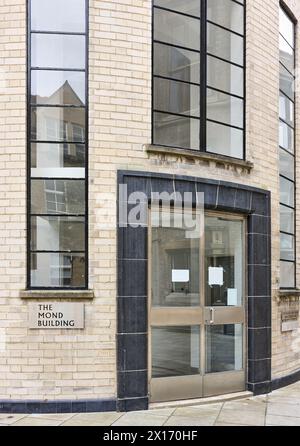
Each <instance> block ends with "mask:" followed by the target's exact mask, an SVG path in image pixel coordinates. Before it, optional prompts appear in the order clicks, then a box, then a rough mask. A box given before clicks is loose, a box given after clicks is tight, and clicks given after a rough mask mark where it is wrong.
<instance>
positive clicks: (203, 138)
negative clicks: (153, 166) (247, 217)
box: [151, 0, 247, 161]
mask: <svg viewBox="0 0 300 446" xmlns="http://www.w3.org/2000/svg"><path fill="white" fill-rule="evenodd" d="M154 1H155V0H152V49H151V51H152V57H151V61H152V64H151V67H152V74H151V81H152V88H151V90H152V104H151V144H153V145H157V146H159V147H166V148H169V149H170V148H173V149H174V150H176V149H179V150H186V151H187V152H189V153H191V154H193V153H194V154H197V155H198V154H199V153H205V154H209V155H213V156H216V157H218V156H220V157H221V158H224V157H225V158H228V160H230V159H232V160H239V161H246V155H247V151H246V137H247V136H246V134H247V125H246V124H247V123H246V91H247V85H246V83H247V78H246V46H247V40H246V27H247V11H246V7H247V1H246V0H244V1H243V2H240V1H239V0H229V1H231V2H233V3H236V4H238V5H240V6H241V7H243V8H244V14H243V20H244V26H243V28H244V29H243V35H242V34H240V33H238V32H236V31H233V30H230V29H228V28H226V27H224V26H222V25H219V24H217V23H214V22H213V21H211V20H208V18H207V2H208V0H199V2H200V18H199V17H196V16H193V15H189V14H186V13H182V12H178V11H174V10H171V9H169V8H165V7H162V6H155V4H154ZM155 9H160V10H164V11H169V12H176V14H178V15H181V16H186V17H190V18H193V19H198V20H199V23H200V50H199V51H197V50H195V49H194V50H193V49H191V48H187V47H184V46H180V45H175V44H170V43H166V42H163V41H159V40H156V39H155V38H154V37H155V30H154V14H155ZM207 23H209V24H212V25H213V26H216V27H218V28H220V29H223V30H225V31H228V32H230V33H232V34H235V35H237V36H239V37H242V38H243V43H244V45H243V65H239V64H237V63H235V62H231V61H229V60H226V59H224V58H221V57H219V56H216V55H214V54H211V53H209V52H208V51H207ZM155 43H158V44H163V45H167V46H169V47H174V48H180V49H182V50H186V51H192V52H195V53H199V54H200V84H195V83H193V82H187V81H181V82H184V83H186V84H189V85H198V86H199V87H200V109H199V110H200V118H195V119H199V121H200V136H199V149H191V148H186V147H180V146H175V145H164V144H160V143H159V142H155V140H154V122H155V120H154V114H155V113H166V114H170V115H174V116H176V113H172V112H170V113H168V112H162V111H161V110H156V109H155V108H154V79H155V78H162V79H166V80H170V81H172V80H173V81H175V80H177V79H174V78H170V77H166V76H160V75H155V74H154V44H155ZM203 55H204V57H203ZM208 57H213V58H215V59H218V60H220V61H223V62H226V63H229V64H231V65H233V66H236V67H238V68H240V69H242V70H243V96H239V95H236V94H233V93H229V92H228V91H224V90H220V89H218V88H215V87H211V86H209V85H208V83H207V66H208V64H207V60H208ZM179 82H180V81H179ZM208 89H211V90H214V91H216V92H219V93H223V94H225V95H228V96H229V97H232V98H238V99H242V100H243V127H242V128H240V127H237V126H234V125H230V124H226V123H224V122H221V121H214V120H212V119H207V90H208ZM177 115H178V116H180V117H185V118H186V117H189V118H191V119H194V116H190V115H180V114H177ZM207 122H212V123H216V124H219V125H223V126H224V127H228V128H232V129H238V130H242V131H243V147H242V152H243V156H242V157H241V158H237V157H234V156H230V155H225V154H218V153H217V152H212V151H208V150H207Z"/></svg>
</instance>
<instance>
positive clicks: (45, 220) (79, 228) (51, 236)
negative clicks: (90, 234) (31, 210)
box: [31, 217, 85, 251]
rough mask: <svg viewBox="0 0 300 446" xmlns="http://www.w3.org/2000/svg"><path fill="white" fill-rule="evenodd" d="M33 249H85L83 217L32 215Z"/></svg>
mask: <svg viewBox="0 0 300 446" xmlns="http://www.w3.org/2000/svg"><path fill="white" fill-rule="evenodd" d="M31 249H32V251H84V249H85V219H84V218H83V217H80V218H79V217H76V218H74V217H31Z"/></svg>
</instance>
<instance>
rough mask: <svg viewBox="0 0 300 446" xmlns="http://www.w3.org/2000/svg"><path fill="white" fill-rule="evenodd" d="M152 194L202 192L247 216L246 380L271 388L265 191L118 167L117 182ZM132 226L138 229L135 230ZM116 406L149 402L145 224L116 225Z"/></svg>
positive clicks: (215, 206)
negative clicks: (137, 225) (136, 225)
mask: <svg viewBox="0 0 300 446" xmlns="http://www.w3.org/2000/svg"><path fill="white" fill-rule="evenodd" d="M119 184H126V185H127V195H126V197H119V199H118V203H119V200H123V201H124V200H125V201H126V200H127V201H128V197H129V195H130V193H132V192H136V191H142V192H144V194H145V197H147V199H145V201H146V202H147V203H151V198H152V197H153V194H154V193H155V192H156V193H161V192H163V191H167V192H169V193H174V194H176V192H180V193H181V194H184V193H185V192H189V193H191V197H192V202H193V205H196V192H203V193H204V200H205V203H204V205H205V208H206V209H210V210H217V211H228V212H234V213H240V214H244V215H247V217H248V218H247V220H248V380H247V387H248V389H249V390H251V391H252V392H254V393H255V394H262V393H268V392H269V391H271V388H272V382H271V243H270V234H271V217H270V193H269V192H268V191H265V190H262V189H257V188H253V187H249V186H245V185H242V184H233V183H228V182H224V181H216V180H208V179H202V178H195V177H187V176H178V175H168V174H158V173H149V172H132V171H119V172H118V185H119ZM135 231H137V232H135ZM117 300H118V310H117V311H118V315H117V316H118V328H117V330H118V332H117V369H118V370H117V372H118V395H117V409H118V410H120V411H130V410H141V409H146V408H147V407H148V388H147V346H148V344H147V228H146V227H143V228H139V229H132V228H129V227H128V228H118V298H117Z"/></svg>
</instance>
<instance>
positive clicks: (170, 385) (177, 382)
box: [148, 205, 247, 402]
mask: <svg viewBox="0 0 300 446" xmlns="http://www.w3.org/2000/svg"><path fill="white" fill-rule="evenodd" d="M161 209H163V206H159V205H152V206H151V207H149V212H148V260H149V261H148V333H149V336H148V389H149V396H150V401H151V402H161V401H172V400H180V399H192V398H201V397H205V396H212V395H218V394H224V393H232V392H238V391H241V390H244V389H245V388H246V377H247V310H246V308H247V292H246V291H247V282H246V277H247V274H246V265H247V262H246V253H247V226H246V225H247V220H246V217H245V216H243V215H238V214H234V213H230V212H214V211H207V212H205V213H204V218H201V215H200V225H201V226H200V227H201V230H200V237H199V254H200V255H199V268H200V271H199V277H200V286H199V304H200V306H198V307H160V308H156V309H155V308H152V224H151V215H152V212H153V210H161ZM167 209H168V210H170V212H173V213H174V212H176V211H180V212H187V211H188V212H191V211H192V212H193V213H197V212H198V213H199V210H198V211H197V209H193V210H190V209H188V210H186V209H184V210H183V209H182V207H181V206H178V207H177V206H176V205H175V206H174V207H171V208H170V207H169V206H168V207H167ZM207 217H218V218H220V217H222V218H224V219H226V220H228V221H233V220H236V221H241V222H242V223H243V225H242V226H243V253H242V257H243V266H242V271H243V307H242V308H243V321H241V322H232V323H233V324H234V323H242V324H243V369H242V371H228V372H218V373H208V374H207V373H205V363H206V336H205V329H206V326H207V325H208V324H206V323H205V313H206V311H207V308H210V307H206V306H205V221H206V218H207ZM201 234H202V235H201ZM238 308H241V307H237V308H236V310H237V311H238ZM223 310H225V312H226V310H227V312H228V309H227V308H226V307H223ZM231 310H233V308H232V309H231ZM220 311H222V310H221V309H220ZM176 313H178V315H176ZM177 318H178V323H176V322H174V321H176V319H177ZM153 319H154V320H155V325H156V326H168V325H169V326H173V325H175V326H176V325H178V326H184V323H185V321H186V325H189V326H190V325H198V326H199V328H200V342H199V346H200V355H199V358H200V373H199V375H187V376H178V377H166V378H152V376H151V375H152V339H151V333H152V331H151V327H152V326H153ZM179 319H180V321H179ZM223 324H224V322H223V323H220V324H219V325H223ZM216 325H217V324H216ZM224 325H225V324H224Z"/></svg>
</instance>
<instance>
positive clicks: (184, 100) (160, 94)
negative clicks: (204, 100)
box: [153, 78, 200, 117]
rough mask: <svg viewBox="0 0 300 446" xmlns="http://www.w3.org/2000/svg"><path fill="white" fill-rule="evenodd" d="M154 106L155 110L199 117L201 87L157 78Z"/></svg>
mask: <svg viewBox="0 0 300 446" xmlns="http://www.w3.org/2000/svg"><path fill="white" fill-rule="evenodd" d="M153 105H154V109H155V110H161V111H167V112H170V113H180V114H183V115H190V116H197V117H199V116H200V110H199V107H200V91H199V87H197V86H195V85H190V84H185V83H184V82H175V81H169V80H167V79H160V78H156V79H154V104H153Z"/></svg>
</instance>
